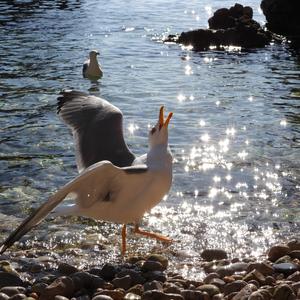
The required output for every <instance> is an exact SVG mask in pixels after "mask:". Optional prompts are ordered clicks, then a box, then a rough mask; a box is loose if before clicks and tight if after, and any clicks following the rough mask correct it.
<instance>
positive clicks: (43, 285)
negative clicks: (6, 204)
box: [0, 240, 300, 300]
mask: <svg viewBox="0 0 300 300" xmlns="http://www.w3.org/2000/svg"><path fill="white" fill-rule="evenodd" d="M77 251H78V249H77V250H76V249H72V251H70V253H72V255H73V256H76V255H78V253H77ZM62 254H63V252H61V253H60V252H50V251H46V250H41V251H39V250H34V251H32V250H21V251H14V252H12V253H8V254H3V255H2V256H1V257H0V260H1V261H0V268H1V271H0V288H1V289H0V300H6V299H11V300H22V299H26V300H34V299H36V300H37V299H40V300H67V299H71V300H90V299H92V300H112V299H113V300H123V299H124V300H125V299H126V300H139V299H142V300H172V299H173V300H181V299H182V300H222V299H223V300H247V299H248V300H293V299H300V241H299V240H291V241H289V242H287V243H285V244H278V245H274V246H272V247H271V248H270V249H269V250H268V251H267V253H266V254H265V255H264V256H261V257H259V258H254V257H244V258H235V257H234V254H232V255H229V254H228V253H226V251H224V250H222V249H205V250H203V251H202V253H201V254H200V257H199V261H198V263H197V268H198V270H199V272H202V273H203V274H204V276H203V279H201V280H193V279H189V278H185V277H184V276H182V275H181V272H180V270H178V271H177V272H176V269H174V266H173V268H172V271H170V261H169V259H168V257H167V256H166V255H164V254H158V253H155V254H149V255H144V256H128V257H127V256H125V257H124V258H121V259H120V262H118V263H104V264H102V265H94V266H90V267H89V268H88V269H85V268H81V267H80V266H76V264H72V262H70V263H66V262H64V259H63V258H62Z"/></svg>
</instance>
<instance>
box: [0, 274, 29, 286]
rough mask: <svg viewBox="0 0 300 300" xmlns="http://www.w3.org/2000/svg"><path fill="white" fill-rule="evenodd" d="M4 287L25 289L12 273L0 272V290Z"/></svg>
mask: <svg viewBox="0 0 300 300" xmlns="http://www.w3.org/2000/svg"><path fill="white" fill-rule="evenodd" d="M5 286H23V287H25V283H24V282H23V280H22V279H21V278H20V277H19V276H17V275H15V274H12V273H7V272H0V288H2V287H5Z"/></svg>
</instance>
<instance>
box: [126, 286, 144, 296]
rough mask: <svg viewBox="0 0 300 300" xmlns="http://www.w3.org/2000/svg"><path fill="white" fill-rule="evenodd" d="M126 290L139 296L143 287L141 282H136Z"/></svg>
mask: <svg viewBox="0 0 300 300" xmlns="http://www.w3.org/2000/svg"><path fill="white" fill-rule="evenodd" d="M127 292H128V293H133V294H137V295H139V296H141V295H142V294H143V292H144V287H143V286H142V285H141V284H136V285H135V286H133V287H131V288H130V289H129V290H128V291H127Z"/></svg>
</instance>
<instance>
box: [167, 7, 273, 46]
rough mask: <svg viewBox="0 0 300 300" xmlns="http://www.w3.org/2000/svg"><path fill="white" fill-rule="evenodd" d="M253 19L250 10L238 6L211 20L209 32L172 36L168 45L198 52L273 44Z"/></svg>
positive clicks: (199, 31) (189, 32) (191, 32)
mask: <svg viewBox="0 0 300 300" xmlns="http://www.w3.org/2000/svg"><path fill="white" fill-rule="evenodd" d="M252 17H253V10H252V8H251V7H249V6H243V5H241V4H235V5H234V6H232V7H230V8H229V9H227V8H221V9H218V10H217V11H216V12H215V13H214V15H213V16H212V17H211V18H210V19H209V20H208V24H209V29H198V30H193V31H187V32H182V33H181V34H180V35H179V36H174V35H171V36H169V37H168V39H167V40H166V41H173V42H176V43H180V44H183V45H192V46H193V48H194V50H196V51H201V50H207V49H209V48H211V47H216V48H224V46H239V47H243V48H258V47H264V46H265V45H267V44H269V43H270V41H271V38H272V36H271V34H270V33H269V32H267V31H265V30H263V29H262V28H261V26H260V24H259V23H258V22H256V21H255V20H253V19H252Z"/></svg>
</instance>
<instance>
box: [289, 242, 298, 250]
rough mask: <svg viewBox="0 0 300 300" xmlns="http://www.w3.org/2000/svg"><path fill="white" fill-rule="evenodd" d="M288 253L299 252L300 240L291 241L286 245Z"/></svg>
mask: <svg viewBox="0 0 300 300" xmlns="http://www.w3.org/2000/svg"><path fill="white" fill-rule="evenodd" d="M287 246H288V247H289V249H290V251H294V250H300V240H292V241H290V242H288V243H287Z"/></svg>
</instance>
